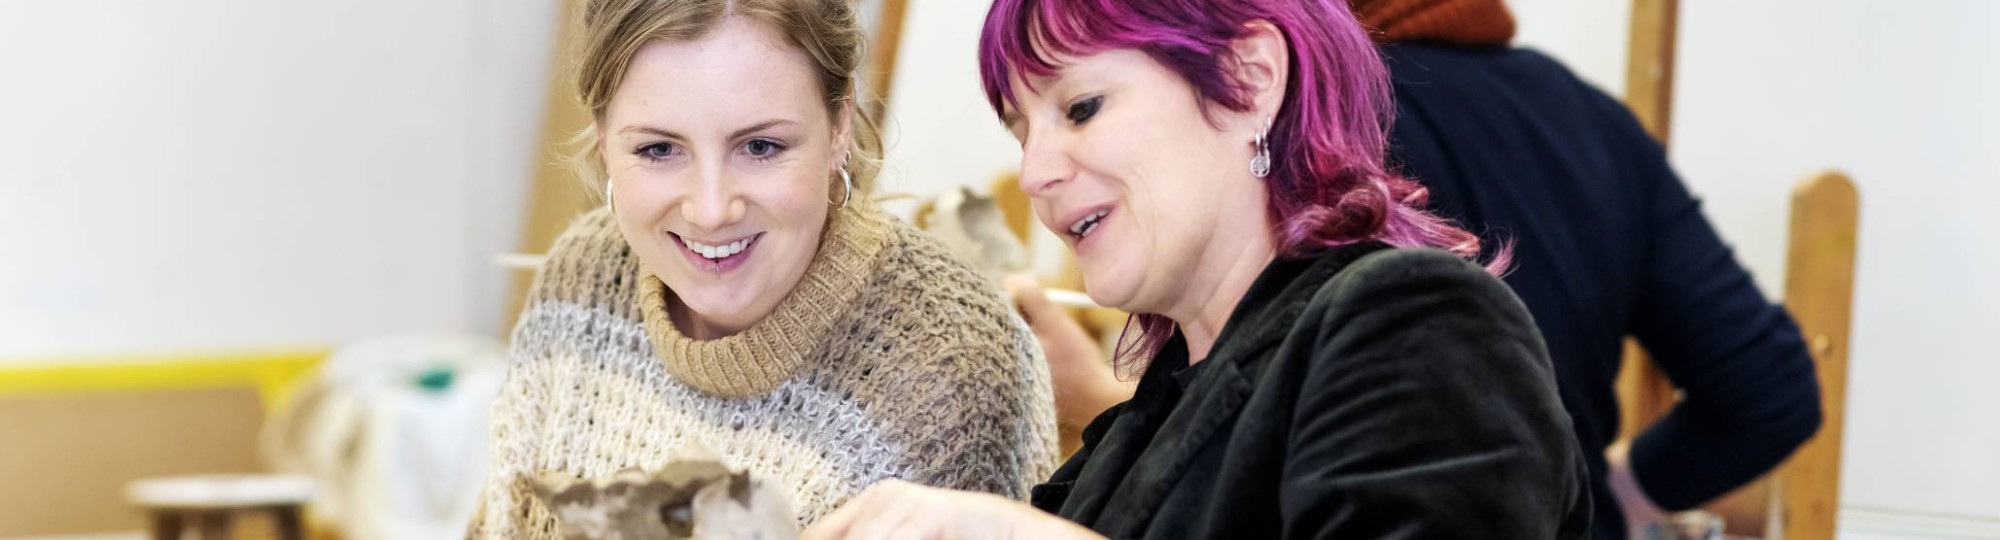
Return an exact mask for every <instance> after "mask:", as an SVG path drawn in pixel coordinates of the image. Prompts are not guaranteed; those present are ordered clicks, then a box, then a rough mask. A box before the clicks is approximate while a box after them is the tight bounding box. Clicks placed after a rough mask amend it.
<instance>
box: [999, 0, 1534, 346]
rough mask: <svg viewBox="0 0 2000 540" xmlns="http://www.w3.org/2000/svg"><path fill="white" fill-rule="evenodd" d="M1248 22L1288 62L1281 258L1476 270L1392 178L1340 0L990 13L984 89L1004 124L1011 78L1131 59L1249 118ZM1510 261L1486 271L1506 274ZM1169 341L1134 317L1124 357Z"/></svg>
mask: <svg viewBox="0 0 2000 540" xmlns="http://www.w3.org/2000/svg"><path fill="white" fill-rule="evenodd" d="M1254 21H1266V22H1269V23H1271V24H1272V25H1274V26H1276V27H1277V28H1278V30H1279V31H1280V32H1282V33H1284V35H1285V39H1286V41H1287V42H1288V44H1289V45H1290V48H1291V66H1290V67H1291V77H1290V78H1289V79H1288V82H1287V83H1286V88H1285V97H1284V101H1283V104H1282V105H1280V107H1279V109H1278V114H1277V116H1276V117H1275V118H1273V119H1272V126H1271V132H1270V145H1271V162H1272V163H1271V173H1270V176H1268V177H1266V178H1265V179H1264V181H1265V185H1266V186H1267V187H1268V189H1269V192H1270V215H1271V216H1272V220H1273V223H1271V229H1272V233H1273V235H1274V237H1275V238H1276V240H1277V245H1278V251H1279V256H1281V257H1288V258H1297V257H1308V256H1312V255H1313V254H1316V253H1320V252H1323V251H1325V250H1328V249H1331V248H1335V247H1339V246H1344V245H1348V244H1353V243H1357V242H1365V241H1370V240H1377V241H1381V242H1383V243H1387V244H1389V245H1392V246H1396V247H1406V248H1419V247H1427V248H1438V249H1442V250H1444V251H1447V252H1450V253H1452V254H1455V255H1458V256H1460V257H1463V258H1466V259H1468V260H1471V259H1474V258H1476V257H1478V256H1479V249H1480V245H1479V244H1480V242H1479V237H1478V235H1474V234H1472V233H1470V232H1467V231H1466V230H1465V229H1461V228H1459V227H1458V226H1457V225H1454V224H1453V223H1452V222H1451V221H1449V220H1446V219H1444V218H1441V217H1438V216H1436V215H1434V214H1431V213H1429V212H1426V211H1424V210H1423V209H1422V206H1423V205H1424V204H1425V202H1426V199H1427V195H1428V193H1427V192H1426V191H1425V190H1424V188H1423V186H1421V185H1418V184H1417V183H1416V182H1414V181H1411V180H1410V179H1407V178H1404V177H1402V176H1400V175H1397V174H1395V173H1393V172H1391V171H1390V170H1389V169H1388V167H1387V166H1386V165H1385V164H1384V160H1385V156H1384V154H1385V149H1386V147H1387V146H1388V142H1387V133H1388V128H1389V125H1390V122H1391V117H1392V116H1393V115H1394V111H1395V105H1394V103H1393V102H1392V101H1391V92H1390V88H1389V80H1388V70H1387V68H1385V67H1384V66H1383V65H1382V59H1381V57H1380V56H1379V55H1378V54H1377V53H1376V50H1375V46H1374V44H1373V43H1372V42H1371V41H1370V40H1369V38H1368V33H1367V31H1366V30H1364V29H1362V27H1361V24H1360V22H1359V21H1357V20H1355V18H1354V14H1353V13H1352V12H1350V11H1348V8H1347V4H1346V2H1345V1H1344V0H995V1H994V3H993V7H992V9H991V10H990V11H988V12H987V15H986V28H985V30H984V31H983V32H982V33H981V34H980V38H979V71H980V78H981V82H982V83H983V84H984V86H985V89H986V96H987V100H988V101H989V102H990V103H991V104H992V106H993V110H994V111H995V112H999V111H1002V110H1004V106H1005V105H1009V104H1015V103H1016V96H1014V91H1013V86H1012V84H1011V80H1012V78H1013V76H1014V75H1016V74H1027V75H1034V76H1048V75H1053V74H1054V73H1055V72H1056V71H1057V70H1059V69H1061V67H1062V66H1061V65H1059V63H1058V62H1057V61H1056V60H1054V59H1053V58H1055V57H1072V58H1074V57H1082V56H1089V55H1092V54H1096V53H1099V52H1103V51H1106V50H1112V49H1131V50H1137V51H1140V52H1143V53H1145V54H1146V55H1147V56H1148V57H1150V58H1152V59H1153V61H1155V62H1159V63H1160V64H1161V65H1163V66H1166V67H1167V68H1168V69H1170V70H1173V71H1174V72H1175V73H1178V74H1179V75H1180V76H1181V78H1182V79H1183V80H1185V81H1187V82H1188V84H1189V85H1190V86H1192V87H1193V88H1194V91H1195V92H1196V94H1197V95H1199V96H1200V97H1201V99H1202V102H1203V103H1205V104H1211V105H1217V106H1221V107H1224V108H1227V109H1230V110H1233V111H1246V110H1249V109H1250V107H1251V103H1250V95H1249V93H1248V91H1247V90H1246V89H1245V88H1244V87H1243V86H1242V85H1241V84H1240V83H1238V82H1237V81H1236V80H1235V78H1234V77H1232V76H1230V74H1229V72H1228V69H1229V57H1230V55H1231V54H1232V52H1231V42H1232V41H1234V40H1235V39H1236V38H1238V37H1240V36H1241V35H1243V29H1244V26H1245V25H1246V24H1249V23H1251V22H1254ZM1245 166H1248V164H1247V163H1246V164H1245ZM1508 251H1509V250H1507V249H1506V248H1505V247H1503V248H1502V249H1500V250H1499V251H1498V252H1497V253H1496V254H1495V255H1494V256H1493V259H1492V260H1491V261H1490V262H1489V263H1487V265H1486V268H1487V269H1488V271H1491V272H1494V273H1496V274H1498V273H1500V272H1501V271H1503V270H1504V269H1505V268H1506V266H1507V259H1508ZM1135 328H1136V329H1137V332H1134V331H1133V330H1134V329H1135ZM1173 331H1174V324H1173V321H1171V320H1168V319H1167V318H1166V317H1163V316H1160V315H1153V314H1138V315H1136V316H1134V317H1133V320H1132V321H1131V322H1129V323H1128V324H1127V326H1126V332H1125V335H1124V336H1123V337H1121V338H1120V340H1119V347H1118V348H1119V352H1118V354H1117V355H1116V356H1117V357H1118V359H1119V361H1120V363H1121V365H1126V364H1127V361H1128V360H1139V361H1146V359H1150V358H1151V357H1152V356H1154V355H1155V354H1157V353H1158V351H1159V348H1160V346H1161V345H1163V344H1164V343H1165V342H1166V341H1167V339H1168V338H1169V337H1170V336H1172V335H1173Z"/></svg>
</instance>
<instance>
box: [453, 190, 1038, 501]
mask: <svg viewBox="0 0 2000 540" xmlns="http://www.w3.org/2000/svg"><path fill="white" fill-rule="evenodd" d="M665 293H666V288H665V286H664V285H662V284H661V282H660V280H659V279H658V278H657V277H654V276H652V275H650V274H647V273H645V272H644V271H643V270H641V268H640V265H639V263H638V260H637V259H636V258H635V257H634V256H633V255H632V253H631V251H630V250H629V249H628V248H627V246H626V244H625V241H624V239H623V237H622V236H621V235H620V234H619V232H618V228H617V226H616V224H615V223H614V222H613V220H612V219H611V216H610V214H609V213H608V212H607V211H605V210H602V209H600V210H597V211H595V212H592V213H589V214H587V215H585V216H583V217H582V218H580V219H578V220H577V221H576V222H575V223H573V224H572V225H571V226H570V228H569V230H568V231H567V232H565V233H564V234H563V236H562V238H560V239H558V240H557V241H556V246H555V248H554V250H553V251H552V252H551V253H550V256H549V260H548V262H547V263H546V264H545V265H544V266H543V267H542V270H541V273H540V274H539V275H537V276H536V279H535V285H534V287H533V289H532V291H531V292H530V293H529V294H530V298H529V300H528V302H527V307H526V308H525V310H524V311H523V313H522V315H521V320H520V322H519V323H518V325H517V326H516V327H515V329H514V338H513V340H514V342H513V350H512V357H513V358H512V362H513V363H512V366H511V368H510V372H509V374H508V378H507V383H506V386H505V387H504V388H503V389H502V391H501V395H500V397H499V399H498V400H497V401H496V402H495V404H494V407H493V433H492V437H493V469H492V476H491V479H490V480H489V482H488V484H487V487H486V492H485V495H484V496H483V500H482V502H481V509H480V511H479V512H478V514H477V515H476V516H474V518H473V523H472V527H471V534H470V536H471V537H473V538H535V539H541V538H555V537H556V532H555V528H554V523H553V521H552V518H551V517H550V514H549V513H548V511H547V509H545V508H543V507H542V505H541V504H540V503H538V502H535V501H534V495H533V491H532V490H531V488H530V485H529V483H528V481H529V480H528V479H530V478H533V477H535V476H536V475H538V474H539V473H541V472H542V471H548V470H557V471H562V472H566V473H569V474H573V475H576V476H579V477H584V478H590V477H598V476H604V475H609V474H612V473H614V472H616V471H618V470H620V469H624V468H628V467H638V468H642V469H646V468H655V467H659V466H660V465H662V464H664V463H666V462H667V461H669V460H671V459H673V458H674V457H676V456H680V455H683V454H684V452H686V451H687V450H688V449H689V448H690V447H691V445H692V446H697V447H700V448H703V449H705V450H707V451H710V452H714V453H717V454H720V455H721V456H722V459H723V461H724V463H725V464H727V465H729V466H731V467H735V468H740V469H747V470H749V471H750V472H751V474H753V475H756V476H758V477H761V478H764V479H766V481H768V482H773V483H776V484H779V485H782V486H787V487H788V488H789V489H788V492H789V495H790V496H791V500H792V505H793V508H794V509H795V510H796V511H797V512H798V519H799V523H800V525H802V526H803V525H806V524H810V523H811V522H813V521H814V520H816V519H818V518H819V517H821V516H823V515H826V514H827V513H829V512H831V511H832V510H833V509H835V508H837V507H838V506H839V505H840V504H841V503H843V502H845V501H846V500H847V499H848V498H849V497H852V496H853V495H855V494H857V493H858V492H860V491H861V490H862V489H863V488H866V487H868V486H869V485H870V484H873V483H875V482H876V481H879V480H883V479H888V478H900V479H904V480H909V481H912V482H916V483H920V484H926V485H932V486H941V487H949V488H955V489H966V490H976V491H985V492H991V493H998V494H1001V495H1005V496H1008V497H1012V498H1015V499H1025V498H1026V497H1027V495H1028V488H1029V487H1030V486H1032V485H1034V484H1035V483H1037V482H1040V481H1041V480H1043V479H1045V478H1047V477H1048V475H1049V474H1051V473H1052V472H1053V471H1054V468H1055V460H1056V458H1057V456H1056V432H1055V414H1054V410H1053V409H1054V402H1053V400H1052V398H1051V394H1050V391H1051V389H1050V386H1049V374H1048V367H1047V365H1046V364H1045V363H1044V361H1043V359H1042V357H1041V350H1040V348H1039V346H1038V345H1037V344H1036V343H1035V341H1034V335H1033V334H1032V333H1030V332H1029V330H1028V328H1027V325H1026V324H1025V323H1023V322H1022V321H1021V318H1020V316H1019V315H1018V314H1017V313H1016V312H1015V311H1014V309H1013V307H1012V305H1011V304H1009V303H1008V302H1006V301H1005V300H1003V299H1002V296H1001V293H1000V291H999V289H998V287H996V286H994V285H992V284H991V283H990V282H989V281H987V280H985V279H984V278H982V277H981V276H980V275H978V274H977V273H976V272H975V271H974V270H973V269H972V268H971V267H970V266H969V265H967V264H966V263H964V262H963V261H962V260H960V259H958V258H956V257H955V256H954V255H951V254H950V253H949V252H948V251H947V250H946V248H945V247H944V246H942V245H941V244H939V243H938V242H937V241H936V240H934V239H931V238H930V237H928V236H925V235H924V234H923V233H921V232H918V231H916V230H915V229H912V228H910V227H909V226H908V225H906V224H904V223H902V222H901V221H898V220H896V219H895V218H893V217H891V216H888V215H886V214H884V213H882V212H880V211H879V210H873V209H860V208H848V209H844V210H840V211H838V212H837V213H836V214H835V218H834V219H832V220H830V222H829V225H828V227H827V231H826V232H825V233H824V234H823V236H822V239H821V242H820V246H819V250H818V253H817V255H815V257H814V260H813V261H812V262H811V263H810V265H809V266H808V267H807V270H806V274H805V277H804V278H803V279H801V280H800V282H799V284H798V285H797V286H796V287H795V288H794V289H793V291H792V293H791V295H790V296H789V297H787V298H786V299H785V300H784V301H783V302H782V303H780V305H779V306H778V308H777V309H776V311H774V312H773V313H772V314H771V315H770V316H768V317H766V318H765V319H764V320H763V321H762V322H760V323H757V324H756V325H754V326H752V327H751V328H749V329H746V330H744V331H743V332H740V333H738V334H736V335H732V336H728V337H724V338H720V339H713V340H695V339H691V338H689V337H687V336H684V335H682V334H681V333H680V332H679V331H678V330H677V329H676V328H675V327H674V324H673V322H672V321H671V320H669V318H668V316H667V312H666V299H665Z"/></svg>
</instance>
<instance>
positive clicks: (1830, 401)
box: [1618, 0, 1859, 540]
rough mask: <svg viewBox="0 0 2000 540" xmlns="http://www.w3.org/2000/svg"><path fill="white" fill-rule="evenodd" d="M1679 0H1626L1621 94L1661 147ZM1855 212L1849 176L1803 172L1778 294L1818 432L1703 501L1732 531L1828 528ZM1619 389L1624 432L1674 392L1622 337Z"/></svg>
mask: <svg viewBox="0 0 2000 540" xmlns="http://www.w3.org/2000/svg"><path fill="white" fill-rule="evenodd" d="M1678 4H1679V0H1634V1H1633V3H1632V28H1631V43H1630V44H1631V49H1630V56H1629V59H1628V63H1627V66H1626V78H1625V80H1626V97H1625V103H1626V106H1628V107H1631V109H1632V111H1633V113H1634V114H1635V115H1636V116H1637V117H1638V118H1639V121H1640V123H1641V124H1643V125H1644V126H1645V127H1646V131H1647V132H1648V133H1651V134H1652V135H1653V137H1654V138H1656V139H1658V140H1659V141H1660V143H1661V144H1662V145H1663V146H1664V145H1665V144H1667V142H1668V136H1669V134H1670V133H1671V131H1670V129H1669V127H1670V125H1671V124H1672V115H1673V80H1674V60H1675V58H1674V46H1675V33H1676V26H1677V19H1678V11H1679V5H1678ZM1858 214H1859V196H1858V194H1857V192H1856V191H1855V188H1854V182H1853V181H1852V180H1850V179H1848V178H1847V177H1846V176H1845V175H1842V174H1840V173H1838V172H1825V173H1820V174H1817V175H1814V176H1811V177H1808V178H1807V179H1805V180H1804V181H1801V182H1800V183H1799V184H1798V185H1797V187H1796V188H1795V189H1794V191H1793V193H1792V221H1791V229H1790V231H1789V235H1790V253H1789V257H1788V259H1787V264H1786V272H1785V302H1786V304H1787V305H1788V307H1789V308H1790V310H1791V313H1792V316H1793V318H1795V319H1797V321H1798V324H1799V328H1800V330H1801V331H1803V333H1804V334H1805V340H1806V343H1807V346H1808V347H1809V348H1810V350H1811V353H1812V357H1813V362H1814V364H1815V367H1816V368H1817V371H1818V374H1819V375H1818V376H1819V382H1820V395H1821V407H1822V410H1823V415H1824V422H1823V424H1822V425H1821V427H1820V430H1819V433H1817V434H1815V435H1814V436H1813V437H1812V438H1811V439H1809V440H1807V441H1806V443H1805V445H1804V446H1802V447H1800V448H1799V450H1798V451H1797V452H1796V453H1794V454H1793V455H1792V457H1791V458H1790V459H1788V460H1787V461H1785V462H1784V463H1783V464H1782V465H1780V466H1779V467H1778V469H1777V471H1775V472H1774V473H1772V474H1771V475H1768V476H1766V477H1764V478H1760V479H1758V480H1756V481H1755V482H1752V483H1751V484H1750V485H1747V486H1744V487H1743V488H1741V489H1739V490H1737V491H1736V492H1735V493H1731V494H1729V495H1725V496H1724V497H1722V498H1721V499H1719V500H1717V501H1716V502H1713V503H1710V505H1708V508H1709V509H1710V510H1712V511H1715V512H1717V513H1719V514H1721V515H1723V516H1725V519H1726V520H1727V522H1728V523H1729V529H1730V532H1731V533H1732V534H1761V535H1763V536H1764V537H1765V538H1782V539H1789V540H1832V539H1833V537H1834V531H1835V526H1836V517H1837V514H1838V511H1839V508H1840V454H1841V448H1840V445H1841V434H1842V432H1843V426H1844V424H1845V421H1846V402H1847V401H1846V398H1847V344H1848V323H1849V320H1850V319H1851V312H1850V307H1851V306H1852V304H1853V297H1854V257H1855V246H1856V232H1857V231H1858V230H1859V229H1858ZM1618 396H1619V404H1620V408H1621V418H1622V424H1621V427H1622V429H1621V430H1620V438H1621V439H1623V440H1627V441H1629V440H1630V439H1631V438H1632V437H1633V436H1635V435H1637V434H1638V433H1639V432H1641V431H1643V430H1644V428H1645V427H1647V426H1650V425H1652V423H1653V422H1656V421H1658V420H1659V419H1660V418H1661V417H1662V416H1665V415H1666V412H1667V410H1668V409H1670V408H1672V407H1673V404H1674V402H1675V401H1677V400H1678V399H1679V397H1678V395H1677V391H1676V390H1675V389H1674V388H1673V384H1672V383H1671V382H1669V381H1668V380H1667V378H1666V375H1665V374H1664V373H1662V372H1661V371H1660V369H1659V368H1658V367H1657V366H1656V365H1654V364H1653V363H1652V362H1651V360H1650V359H1648V358H1647V357H1646V355H1645V352H1644V351H1643V350H1642V349H1641V348H1640V347H1639V346H1638V344H1637V343H1636V342H1635V341H1632V340H1627V342H1626V356H1625V363H1624V367H1623V369H1621V370H1620V371H1619V376H1618Z"/></svg>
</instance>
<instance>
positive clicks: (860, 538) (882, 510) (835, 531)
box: [799, 479, 909, 540]
mask: <svg viewBox="0 0 2000 540" xmlns="http://www.w3.org/2000/svg"><path fill="white" fill-rule="evenodd" d="M908 488H909V484H908V483H906V482H903V481H901V480H893V479H892V480H884V481H881V482H877V483H876V484H875V485H873V486H869V487H868V489H865V490H862V491H861V494H860V495H855V496H854V498H852V499H848V501H847V504H844V505H841V507H840V509H838V510H834V511H833V513H832V514H828V515H827V516H826V517H824V518H820V520H819V521H818V522H816V523H813V525H812V526H811V527H807V528H806V530H805V532H803V533H801V534H800V535H799V538H800V540H873V539H877V538H889V536H888V534H889V533H891V532H894V531H895V530H896V529H897V527H898V526H899V525H901V524H902V522H903V521H904V520H906V519H907V515H906V514H904V512H907V510H906V509H905V508H903V507H904V506H906V505H903V504H898V499H900V498H902V497H903V493H904V492H905V491H907V490H908Z"/></svg>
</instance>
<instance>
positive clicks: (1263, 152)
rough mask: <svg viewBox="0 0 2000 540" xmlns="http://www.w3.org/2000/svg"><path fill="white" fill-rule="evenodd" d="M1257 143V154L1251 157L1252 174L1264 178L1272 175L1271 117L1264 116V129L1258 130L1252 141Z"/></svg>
mask: <svg viewBox="0 0 2000 540" xmlns="http://www.w3.org/2000/svg"><path fill="white" fill-rule="evenodd" d="M1251 144H1253V145H1256V147H1257V155H1255V156H1251V158H1250V175H1251V176H1255V177H1258V178H1263V177H1266V176H1270V175H1271V117H1269V116H1266V117H1264V129H1263V130H1261V131H1258V132H1257V137H1256V138H1255V139H1253V140H1252V141H1251Z"/></svg>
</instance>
